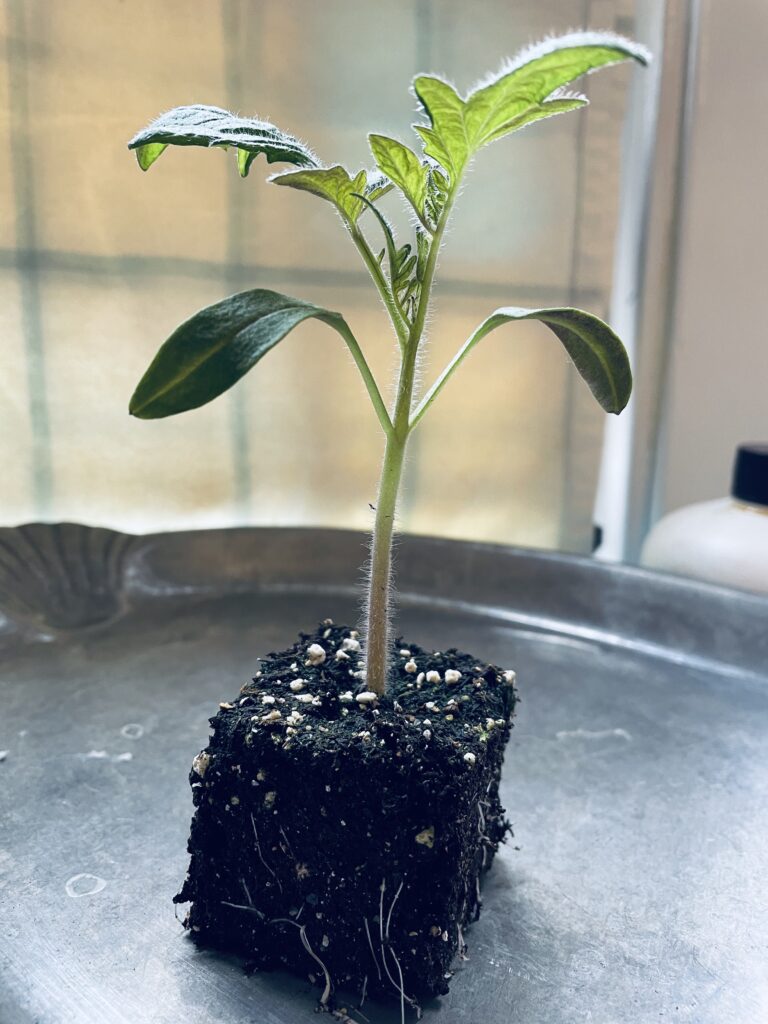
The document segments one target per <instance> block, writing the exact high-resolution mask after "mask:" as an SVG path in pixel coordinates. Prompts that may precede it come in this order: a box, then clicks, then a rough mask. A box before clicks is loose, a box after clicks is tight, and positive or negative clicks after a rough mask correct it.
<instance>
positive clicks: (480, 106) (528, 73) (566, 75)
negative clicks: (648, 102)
mask: <svg viewBox="0 0 768 1024" xmlns="http://www.w3.org/2000/svg"><path fill="white" fill-rule="evenodd" d="M625 60H636V61H638V62H639V63H640V64H647V63H648V60H649V54H648V51H647V50H646V49H645V47H643V46H639V45H638V44H636V43H633V42H631V41H630V40H628V39H624V38H623V37H621V36H617V35H614V34H613V33H611V32H574V33H571V34H570V35H566V36H560V37H559V38H556V39H548V40H545V41H544V42H543V43H539V44H537V45H536V46H533V47H531V48H529V49H527V50H524V51H523V52H522V53H521V54H520V55H519V56H518V57H516V58H515V59H514V60H513V61H512V62H511V63H510V64H509V65H508V66H507V67H505V68H503V69H502V71H501V72H499V74H497V75H495V76H493V78H491V79H490V80H489V81H488V82H486V83H484V84H483V85H482V86H480V87H478V88H476V89H475V90H474V91H473V92H472V93H470V95H469V96H468V98H467V101H466V109H465V116H464V123H465V128H466V132H467V136H468V139H469V143H470V145H471V147H472V148H473V149H479V148H480V146H483V145H485V144H486V143H487V142H492V141H493V140H494V139H496V138H501V136H502V135H506V134H508V133H509V132H511V131H515V130H516V129H517V128H522V127H523V125H525V124H529V123H530V122H531V121H537V120H539V119H540V118H542V117H549V116H551V115H552V114H559V113H563V112H564V111H565V110H573V109H575V108H576V107H578V106H583V105H584V103H585V102H586V100H585V99H584V98H583V97H570V96H566V97H559V96H557V95H553V93H556V91H557V90H559V89H562V88H563V87H564V86H566V85H568V84H570V83H571V82H573V81H574V80H575V79H577V78H579V77H580V76H581V75H584V74H586V73H587V72H590V71H595V70H596V69H597V68H601V67H606V66H608V65H610V64H618V63H620V62H622V61H625ZM563 103H565V104H566V105H563ZM567 104H571V105H567Z"/></svg>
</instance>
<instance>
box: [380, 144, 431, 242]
mask: <svg viewBox="0 0 768 1024" xmlns="http://www.w3.org/2000/svg"><path fill="white" fill-rule="evenodd" d="M368 141H369V142H370V146H371V152H372V153H373V157H374V159H375V161H376V164H377V166H378V168H379V170H380V171H381V172H382V174H384V175H385V176H386V177H387V178H389V180H390V181H392V182H394V183H395V185H397V187H398V188H399V189H400V191H401V192H402V193H403V195H404V196H405V197H406V199H407V200H408V201H409V202H410V204H411V206H412V207H413V208H414V210H415V211H416V214H417V215H418V217H419V220H421V222H422V223H423V224H424V226H425V227H426V228H429V225H428V224H427V223H425V215H424V201H425V199H426V197H427V168H426V167H425V166H424V165H423V164H422V163H421V161H420V160H419V158H418V157H417V156H416V154H415V153H414V152H413V150H412V149H409V148H408V147H407V146H404V145H403V143H402V142H398V141H397V139H390V138H389V137H388V136H386V135H369V136H368Z"/></svg>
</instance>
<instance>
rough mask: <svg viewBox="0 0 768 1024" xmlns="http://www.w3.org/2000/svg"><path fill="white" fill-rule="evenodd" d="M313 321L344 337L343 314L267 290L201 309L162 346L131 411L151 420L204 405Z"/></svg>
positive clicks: (144, 379)
mask: <svg viewBox="0 0 768 1024" xmlns="http://www.w3.org/2000/svg"><path fill="white" fill-rule="evenodd" d="M312 317H314V318H316V319H318V320H322V321H323V322H324V323H327V324H329V325H330V326H331V327H335V328H336V330H339V331H340V333H341V331H342V330H343V329H345V328H346V323H345V321H344V319H343V317H342V316H341V314H339V313H332V312H330V311H329V310H327V309H321V308H320V307H319V306H314V305H312V304H311V303H308V302H302V301H301V300H300V299H293V298H291V297H290V296H287V295H280V294H279V293H278V292H273V291H268V290H267V289H265V288H257V289H255V290H253V291H247V292H240V293H239V294H237V295H231V296H230V297H229V298H228V299H224V300H223V301H221V302H217V303H215V304H214V305H213V306H208V307H207V308H206V309H202V310H200V312H199V313H196V314H195V315H194V316H193V317H192V318H191V319H189V320H187V321H186V322H185V323H183V324H181V326H180V327H177V328H176V330H175V331H174V332H173V334H172V335H171V336H170V338H168V340H167V341H166V342H165V343H164V344H163V345H162V346H161V347H160V349H159V351H158V353H157V355H156V356H155V358H154V359H153V360H152V363H151V364H150V366H149V369H148V370H147V372H146V373H145V374H144V376H143V377H142V378H141V380H140V381H139V384H138V387H137V388H136V390H135V392H134V393H133V397H132V398H131V401H130V404H129V407H128V408H129V412H130V413H131V415H133V416H137V417H139V419H149V420H151V419H160V418H162V417H164V416H174V415H176V414H177V413H180V412H186V411H187V410H188V409H196V408H198V407H199V406H201V405H205V404H206V403H207V402H210V401H211V400H212V399H214V398H216V397H218V395H220V394H222V393H223V392H224V391H227V390H228V389H229V388H231V387H232V385H233V384H236V383H237V381H238V380H240V378H241V377H242V376H243V375H244V374H245V373H247V372H248V370H250V369H251V367H253V366H254V365H255V364H256V363H257V362H258V361H259V360H260V359H261V358H262V357H263V356H265V355H266V354H267V352H269V351H270V349H272V348H274V347H275V345H277V343H278V342H279V341H282V339H283V338H284V337H285V336H286V334H288V332H289V331H291V330H292V329H293V328H294V327H296V326H297V325H298V324H300V323H302V322H303V321H304V320H308V319H310V318H312ZM346 329H347V330H348V328H346Z"/></svg>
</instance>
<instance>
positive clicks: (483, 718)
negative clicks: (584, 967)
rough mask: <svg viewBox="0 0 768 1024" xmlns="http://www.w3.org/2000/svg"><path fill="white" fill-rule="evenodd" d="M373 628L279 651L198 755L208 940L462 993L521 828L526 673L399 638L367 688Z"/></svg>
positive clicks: (369, 980) (336, 972)
mask: <svg viewBox="0 0 768 1024" xmlns="http://www.w3.org/2000/svg"><path fill="white" fill-rule="evenodd" d="M361 677H362V672H361V652H360V645H359V642H358V639H357V634H356V633H355V632H354V631H352V630H349V629H347V628H342V627H340V626H334V625H332V624H331V623H330V620H327V621H326V622H325V623H323V624H322V625H321V626H320V627H319V628H318V630H317V632H316V633H314V634H312V635H309V634H301V635H300V639H299V640H298V642H297V643H296V644H295V645H294V646H293V647H291V648H290V649H289V650H287V651H281V652H279V653H277V654H270V655H269V657H268V658H266V659H264V660H263V662H262V665H261V671H260V672H258V673H257V675H256V678H255V679H254V680H253V682H252V683H248V684H247V685H246V686H244V687H243V688H242V690H241V692H240V694H239V696H238V697H237V698H236V699H235V700H233V701H232V702H231V703H224V704H222V705H221V706H220V707H221V710H220V711H219V713H218V714H217V715H216V716H215V717H214V718H212V719H211V726H212V728H213V735H212V737H211V740H210V743H209V745H208V747H206V749H205V750H204V751H203V752H202V753H200V754H199V755H198V756H197V757H196V758H195V761H194V764H193V768H192V772H191V774H190V781H191V784H192V790H193V796H194V803H195V806H196V808H197V810H196V812H195V816H194V819H193V822H192V831H191V836H190V840H189V852H190V853H191V855H192V859H191V864H190V869H189V874H188V876H187V879H186V881H185V883H184V886H183V888H182V890H181V892H180V893H179V895H178V896H176V897H175V902H177V903H186V902H191V904H192V906H191V908H190V910H189V913H188V915H187V918H186V921H185V925H186V926H187V927H188V928H189V929H190V933H191V935H192V937H193V939H194V940H195V942H197V943H199V944H200V945H202V946H212V947H216V948H218V949H225V950H229V951H233V952H237V953H239V954H242V955H243V956H245V957H246V958H247V959H248V961H250V963H251V964H253V965H254V966H255V967H258V968H265V969H267V968H277V967H283V968H287V969H289V970H292V971H294V972H298V973H300V974H301V975H303V976H304V977H306V976H307V975H310V976H311V977H312V978H313V980H315V981H316V982H317V984H318V985H319V986H320V987H321V989H322V993H321V997H320V999H321V1003H322V1004H323V1005H324V1006H330V1005H332V1003H333V997H332V994H331V993H332V992H333V991H334V990H335V989H336V988H343V989H346V990H354V991H357V992H359V993H364V992H368V993H377V994H382V995H383V994H385V993H389V994H391V995H392V996H394V997H395V998H397V999H402V1000H403V1001H404V1002H407V1003H409V1004H411V1005H413V1006H416V1003H417V1000H420V999H422V998H424V997H429V996H434V995H438V994H441V993H445V992H447V991H448V980H449V978H450V977H451V964H452V963H453V961H454V959H455V957H456V956H457V955H462V954H463V953H464V951H465V947H464V938H463V929H464V928H465V926H466V925H467V924H468V923H469V922H471V921H473V920H475V919H476V918H477V916H478V915H479V913H480V876H481V874H482V873H483V871H485V870H487V869H488V868H489V867H490V865H491V862H492V860H493V857H494V854H495V853H496V851H497V849H498V846H499V843H501V842H503V841H504V839H505V836H506V834H507V832H508V831H509V823H508V821H507V820H506V818H505V816H504V809H503V808H502V806H501V804H500V802H499V778H500V774H501V765H502V759H503V756H504V748H505V746H506V743H507V740H508V738H509V733H510V729H511V721H510V720H511V717H512V713H513V710H514V706H515V699H516V698H515V690H514V685H513V683H514V673H511V672H506V673H505V672H504V671H503V670H502V669H500V668H497V667H495V666H492V665H487V664H485V663H484V662H482V661H478V660H477V659H476V658H473V657H472V656H471V655H469V654H463V653H460V652H459V651H456V650H448V651H445V652H443V653H439V652H434V653H428V652H426V651H424V650H422V649H421V648H420V647H418V646H416V645H415V644H408V643H404V642H403V641H402V640H397V641H396V649H395V657H394V666H393V670H392V678H391V680H390V685H389V688H388V692H387V694H386V696H384V697H380V698H376V699H371V698H373V696H374V695H372V694H368V695H367V696H366V695H364V694H361V693H360V691H361V689H362V688H363V683H362V679H361Z"/></svg>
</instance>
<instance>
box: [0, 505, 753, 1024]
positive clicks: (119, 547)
mask: <svg viewBox="0 0 768 1024" xmlns="http://www.w3.org/2000/svg"><path fill="white" fill-rule="evenodd" d="M364 547H365V540H364V538H363V537H361V536H360V535H358V534H353V533H347V532H341V531H328V530H281V529H275V530H272V529H253V530H231V531H226V530H222V531H208V532H197V533H179V534H164V535H157V536H148V537H140V538H138V537H128V536H125V535H122V534H117V533H113V532H111V531H107V530H101V529H89V528H87V527H82V526H76V525H61V526H39V525H38V526H27V527H22V528H19V529H6V530H0V695H1V698H2V700H1V704H0V748H3V749H5V750H6V751H7V754H6V756H5V759H4V760H3V761H2V763H0V814H1V817H0V903H1V904H2V911H1V913H0V922H1V926H0V1021H2V1024H22V1022H23V1024H30V1022H33V1021H34V1022H37V1024H85V1022H88V1024H91V1022H93V1024H118V1022H119V1024H123V1022H126V1024H182V1022H183V1024H213V1022H217V1024H218V1022H226V1024H245V1022H257V1021H258V1022H266V1024H286V1022H291V1024H295V1022H299V1021H302V1020H306V1021H311V1020H313V1019H316V1018H314V1017H313V1016H312V1011H313V1008H314V999H315V993H314V991H313V990H312V989H311V987H310V985H309V983H304V982H302V981H301V980H298V981H297V980H295V979H291V978H288V977H286V976H283V975H280V974H274V975H254V976H248V975H246V973H245V972H244V971H243V969H242V965H241V964H240V963H239V962H238V961H236V960H233V959H229V958H226V957H222V956H219V955H216V954H214V953H201V952H197V951H196V950H195V949H194V947H193V946H192V945H191V943H189V942H188V941H187V939H186V938H185V937H184V935H183V933H182V929H181V927H180V925H179V924H178V923H177V921H176V920H175V919H174V912H173V908H172V906H171V903H170V897H171V896H172V895H173V894H174V893H175V892H176V890H177V888H178V885H179V883H180V881H181V880H182V878H183V876H184V872H185V870H186V862H187V857H186V853H185V843H186V838H187V830H188V826H189V819H190V812H191V799H190V793H189V788H188V785H187V771H188V767H189V764H190V762H191V760H192V757H193V756H194V754H195V753H196V752H197V751H198V750H199V748H200V747H201V746H202V745H203V744H204V743H205V740H206V736H207V734H208V732H207V719H208V717H209V715H211V714H212V713H213V712H214V710H215V709H216V707H217V703H218V701H219V700H222V699H226V698H228V697H231V696H232V694H235V693H237V690H238V688H239V686H240V685H241V683H242V682H243V681H245V680H246V679H247V678H248V677H249V676H250V675H252V674H253V671H254V670H255V666H256V658H257V657H258V656H259V655H263V654H265V653H267V652H268V651H271V650H275V649H279V648H281V647H282V646H284V645H286V644H288V643H289V642H291V641H292V640H293V638H294V637H295V634H296V633H297V631H298V630H299V629H306V628H309V627H310V626H312V625H313V624H314V623H316V622H317V621H318V620H319V619H321V618H325V617H326V616H331V617H333V618H334V619H335V620H337V621H351V620H354V619H356V617H357V608H358V592H357V581H358V580H359V578H360V565H361V563H362V562H363V561H364V554H365V551H364ZM397 561H398V581H399V587H400V599H399V601H400V620H399V624H398V625H399V628H400V629H401V630H402V632H403V633H405V634H406V635H407V637H410V638H412V639H413V640H414V641H416V642H418V643H421V644H424V645H429V646H432V647H435V648H438V649H440V648H445V647H447V646H453V645H455V646H457V647H459V648H463V649H465V650H469V651H471V652H473V653H475V654H477V656H478V657H479V658H485V659H491V660H493V661H495V662H497V663H500V664H502V665H504V666H514V667H515V668H516V669H517V671H518V677H519V680H520V689H521V693H522V704H521V706H520V710H519V715H518V720H517V727H516V729H515V731H514V733H513V740H512V743H511V745H510V749H509V752H508V755H507V761H506V767H505V784H504V791H503V797H504V802H505V805H506V807H507V809H508V812H509V814H510V816H511V817H512V819H513V820H514V822H515V839H514V841H512V842H510V843H509V844H508V845H507V846H506V847H505V848H504V850H503V853H502V854H501V856H500V858H499V859H498V861H497V864H496V866H495V867H494V869H493V871H492V873H491V875H490V877H489V878H488V881H487V883H486V886H485V896H486V907H485V911H484V914H483V917H482V919H481V921H480V922H479V923H478V924H477V925H475V926H474V927H473V928H472V929H471V932H470V934H469V936H468V938H469V944H470V960H469V962H468V963H466V964H465V965H464V966H463V967H462V968H461V969H460V970H459V972H458V974H457V976H456V978H455V979H454V982H453V985H452V988H451V993H450V995H449V996H448V997H446V998H445V999H443V1000H441V1001H439V1002H437V1003H434V1004H432V1005H431V1006H428V1007H426V1013H427V1019H429V1018H430V1016H431V1017H433V1018H436V1019H439V1020H440V1021H441V1024H454V1022H456V1024H458V1022H469V1021H473V1022H474V1021H477V1022H483V1024H502V1022H504V1024H512V1022H525V1024H560V1022H563V1024H564V1022H568V1024H572V1022H576V1021H590V1022H593V1024H618V1022H624V1021H627V1022H633V1024H644V1022H649V1021H657V1020H660V1019H664V1020H670V1021H676V1022H677V1021H693V1022H696V1024H729V1022H733V1024H753V1022H754V1024H757V1022H761V1021H765V1020H768V970H766V950H767V949H768V913H767V912H766V893H768V841H767V837H768V800H767V799H766V798H767V797H768V628H767V627H768V601H766V600H764V599H762V598H759V597H756V596H751V595H749V594H746V593H740V592H736V591H729V590H725V589H720V588H716V587H707V586H700V585H694V584H692V583H689V582H686V581H683V580H679V579H675V578H672V577H664V576H659V575H655V574H651V573H647V572H643V571H640V570H633V569H623V568H613V567H607V566H605V565H600V564H597V563H594V562H592V561H590V560H586V559H577V558H570V557H562V556H560V555H554V554H545V553H536V552H531V551H519V550H510V549H506V548H496V547H490V546H485V545H473V544H465V543H457V542H449V541H441V540H434V539H427V538H416V537H406V538H403V539H402V540H401V541H400V542H399V545H398V555H397ZM363 1012H364V1013H365V1014H366V1016H367V1017H368V1018H369V1019H370V1020H371V1021H390V1020H392V1021H394V1020H397V1019H399V1008H398V1007H397V1006H394V1005H393V1006H392V1007H381V1006H374V1005H371V1004H366V1006H365V1007H364V1011H363ZM358 1019H359V1018H358Z"/></svg>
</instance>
